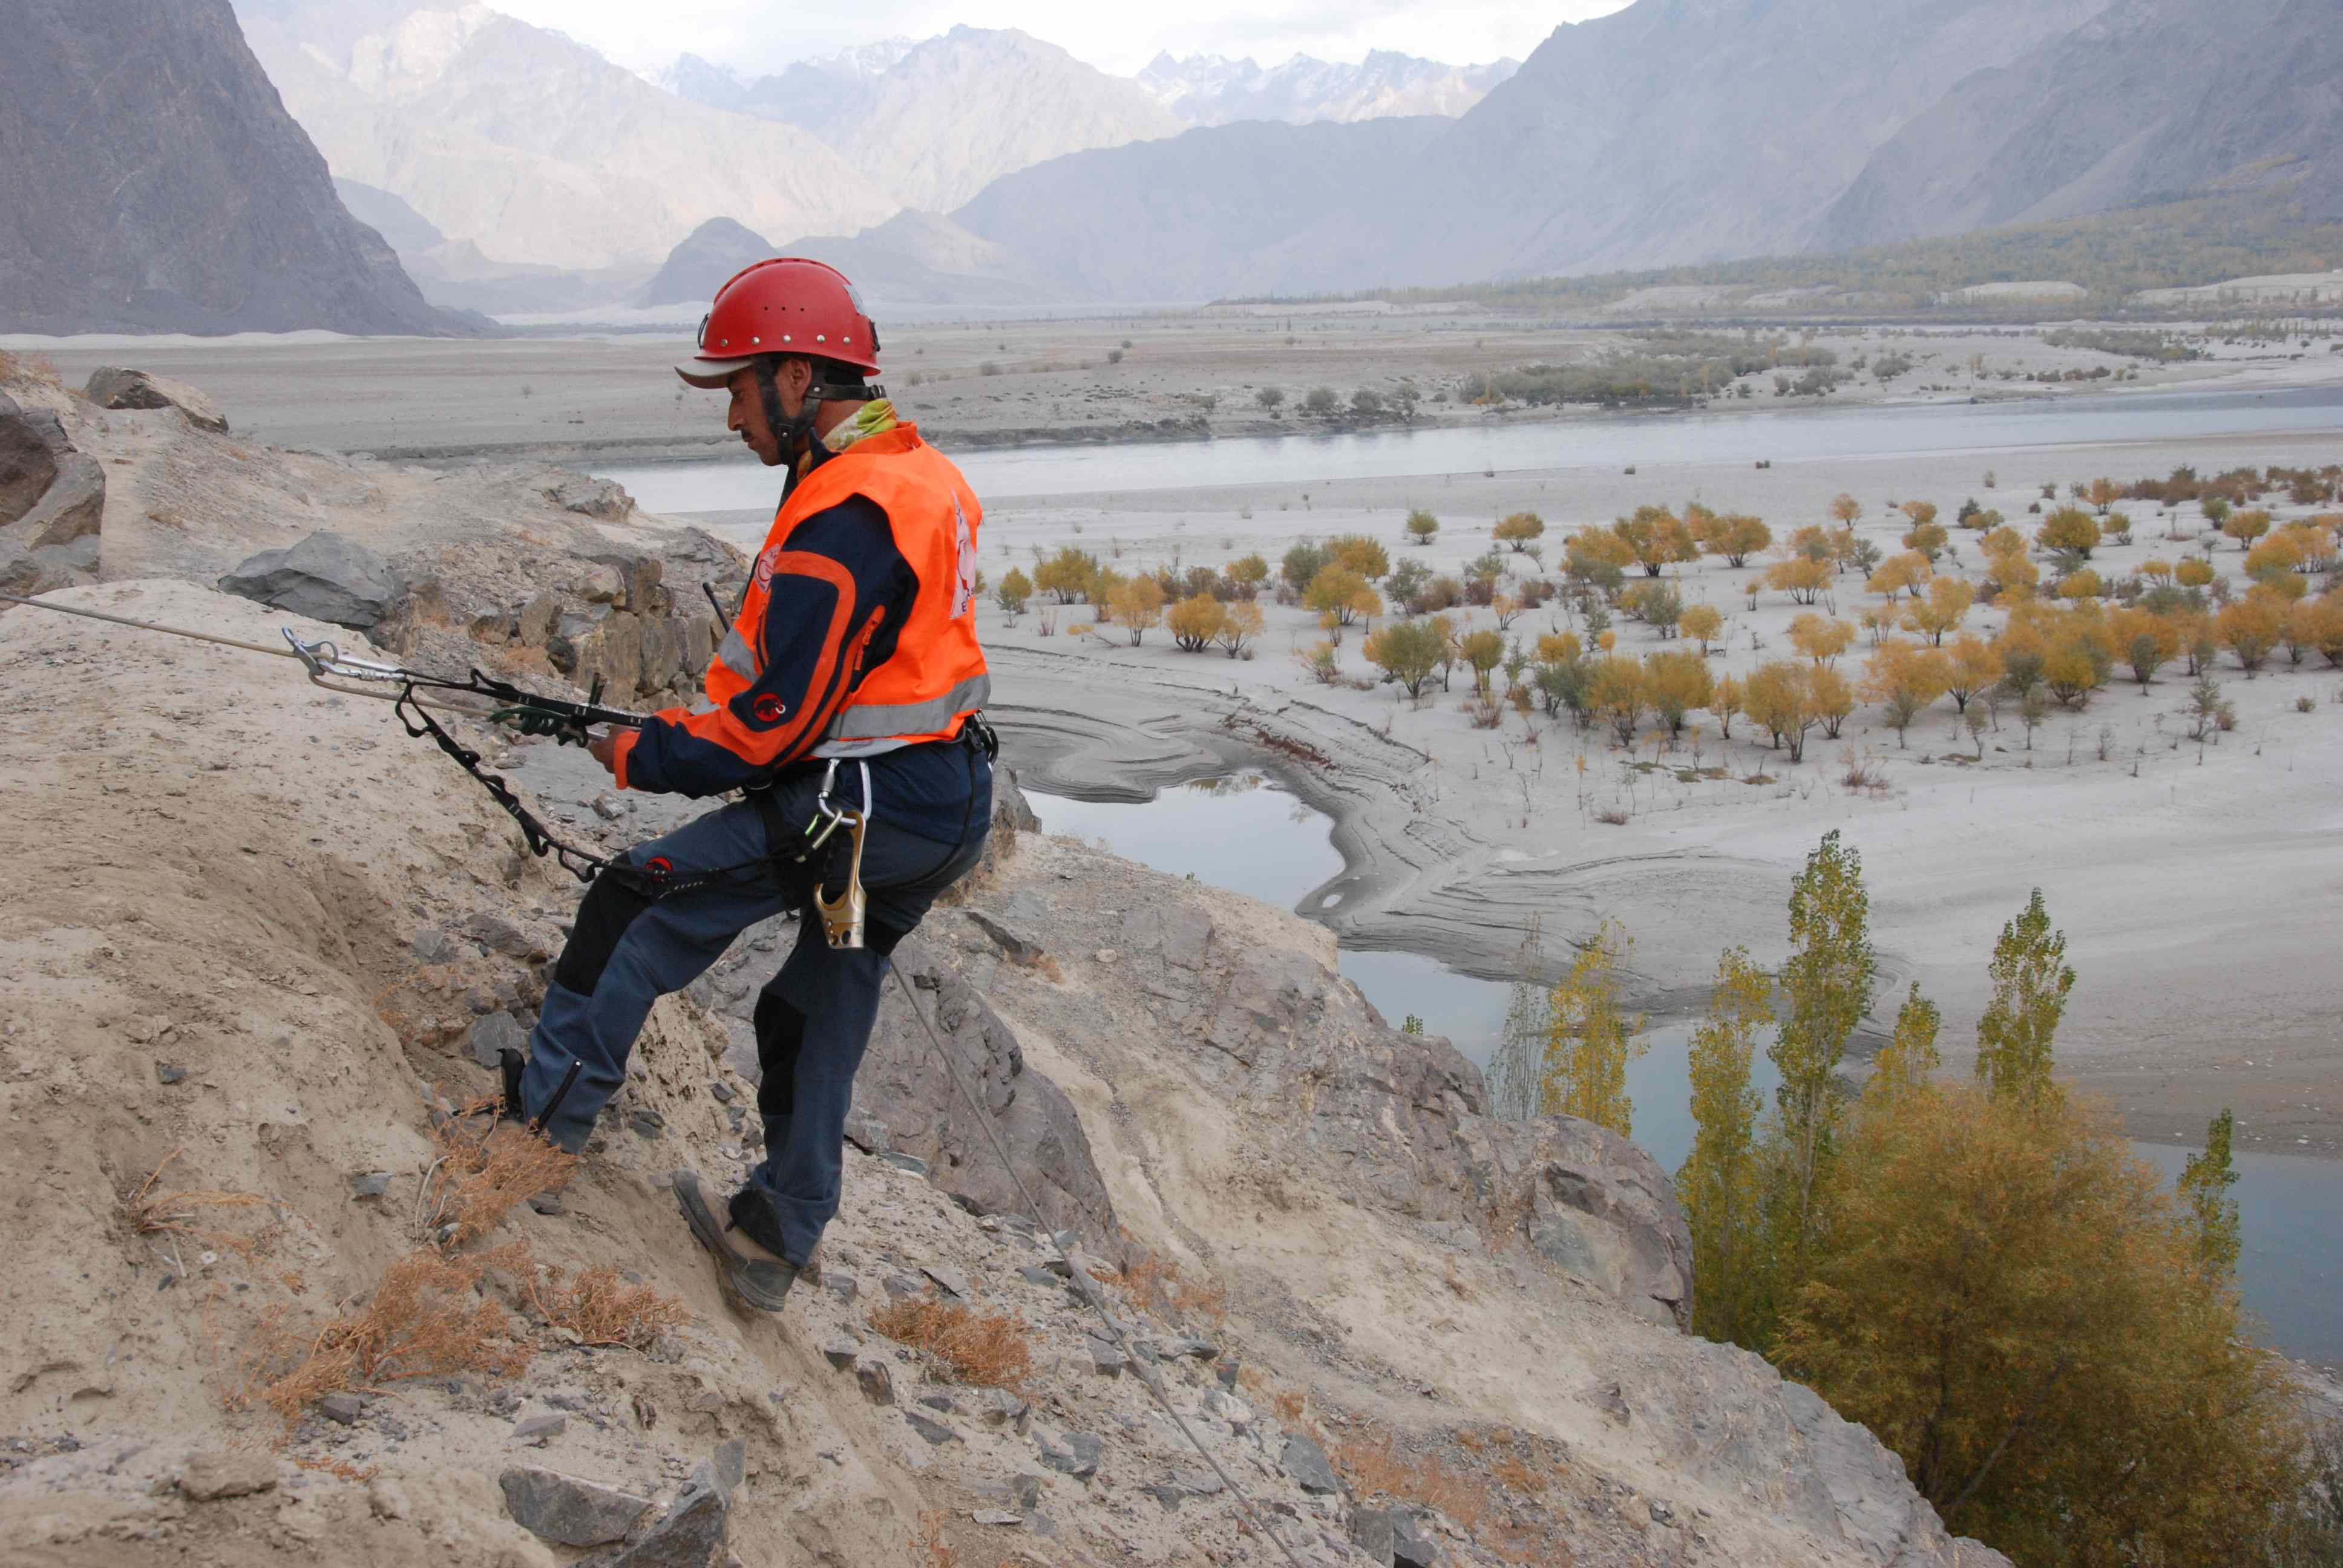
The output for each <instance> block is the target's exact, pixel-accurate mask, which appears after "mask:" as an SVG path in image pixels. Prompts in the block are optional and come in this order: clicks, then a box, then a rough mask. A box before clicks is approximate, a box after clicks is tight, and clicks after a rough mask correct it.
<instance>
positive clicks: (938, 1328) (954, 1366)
mask: <svg viewBox="0 0 2343 1568" xmlns="http://www.w3.org/2000/svg"><path fill="white" fill-rule="evenodd" d="M870 1326H871V1327H872V1328H874V1329H876V1330H878V1331H879V1332H880V1333H882V1334H885V1335H886V1336H887V1337H888V1338H889V1339H890V1340H893V1341H894V1342H897V1343H898V1344H906V1345H910V1347H911V1348H912V1349H914V1350H921V1351H926V1352H928V1353H929V1354H930V1355H933V1356H935V1357H937V1358H938V1359H939V1360H940V1361H942V1362H944V1364H945V1365H947V1366H949V1367H950V1368H951V1370H952V1372H953V1373H954V1375H956V1376H957V1377H959V1379H960V1382H964V1383H969V1384H972V1385H973V1386H975V1387H978V1388H1003V1389H1010V1390H1012V1391H1013V1390H1016V1389H1021V1388H1022V1387H1023V1386H1024V1385H1025V1380H1026V1379H1027V1378H1028V1377H1031V1375H1032V1372H1033V1355H1032V1352H1031V1350H1030V1349H1028V1348H1027V1344H1026V1336H1027V1334H1028V1333H1029V1332H1030V1331H1029V1330H1028V1329H1027V1328H1026V1326H1025V1320H1024V1319H1022V1318H1018V1317H1011V1316H1008V1315H1006V1314H1004V1313H998V1312H976V1311H975V1310H973V1309H972V1308H969V1307H963V1306H960V1305H957V1304H955V1303H953V1302H940V1301H938V1300H936V1299H935V1297H933V1296H932V1295H928V1296H912V1297H906V1298H905V1299H904V1300H902V1301H900V1302H889V1303H888V1304H887V1305H885V1306H883V1307H880V1309H879V1310H878V1311H876V1312H872V1313H871V1314H870Z"/></svg>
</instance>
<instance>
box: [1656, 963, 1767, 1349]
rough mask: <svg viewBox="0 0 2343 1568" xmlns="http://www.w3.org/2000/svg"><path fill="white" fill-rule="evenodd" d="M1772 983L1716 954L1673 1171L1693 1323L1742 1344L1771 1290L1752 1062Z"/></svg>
mask: <svg viewBox="0 0 2343 1568" xmlns="http://www.w3.org/2000/svg"><path fill="white" fill-rule="evenodd" d="M1772 990H1773V982H1772V980H1771V979H1770V978H1769V977H1768V976H1767V975H1766V973H1765V970H1762V969H1759V968H1758V967H1757V966H1756V965H1755V964H1753V963H1751V962H1750V961H1749V953H1748V950H1746V949H1744V948H1734V949H1731V950H1728V951H1727V952H1726V953H1725V956H1724V957H1723V958H1722V959H1721V960H1718V962H1717V966H1716V990H1715V992H1714V993H1713V994H1712V995H1711V996H1710V998H1709V1003H1708V1018H1707V1019H1706V1020H1705V1021H1704V1022H1703V1023H1702V1024H1701V1026H1700V1027H1699V1028H1698V1029H1696V1030H1694V1031H1693V1036H1692V1052H1691V1067H1692V1115H1693V1125H1694V1133H1693V1142H1692V1155H1691V1157H1690V1158H1689V1159H1687V1160H1686V1161H1684V1168H1683V1169H1682V1170H1680V1171H1677V1172H1676V1196H1677V1198H1678V1199H1679V1200H1680V1201H1682V1202H1683V1204H1684V1219H1685V1221H1686V1222H1687V1223H1688V1224H1689V1225H1690V1226H1691V1228H1692V1262H1693V1280H1694V1296H1693V1319H1692V1322H1693V1332H1694V1333H1698V1334H1703V1335H1705V1336H1706V1337H1708V1338H1709V1339H1712V1340H1722V1341H1726V1342H1732V1343H1735V1344H1743V1345H1747V1344H1750V1343H1751V1342H1752V1338H1751V1336H1752V1327H1753V1321H1754V1319H1755V1316H1756V1311H1755V1309H1756V1304H1757V1303H1758V1302H1763V1301H1765V1299H1767V1298H1768V1296H1770V1294H1771V1292H1770V1291H1768V1290H1767V1288H1766V1280H1765V1237H1764V1233H1763V1229H1762V1225H1761V1219H1762V1214H1761V1211H1760V1206H1759V1200H1760V1198H1761V1196H1762V1193H1761V1188H1760V1184H1759V1181H1758V1161H1757V1147H1756V1143H1757V1111H1758V1106H1759V1100H1758V1096H1757V1091H1755V1090H1754V1089H1752V1088H1750V1087H1749V1063H1750V1060H1751V1058H1752V1057H1753V1056H1754V1055H1755V1050H1756V1035H1757V1030H1758V1029H1759V1027H1760V1026H1762V1025H1764V1024H1766V1023H1770V1022H1772V1021H1773V1018H1774V1007H1773V998H1772Z"/></svg>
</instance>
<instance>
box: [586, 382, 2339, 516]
mask: <svg viewBox="0 0 2343 1568" xmlns="http://www.w3.org/2000/svg"><path fill="white" fill-rule="evenodd" d="M2338 427H2343V387H2301V388H2296V389H2293V390H2288V391H2278V392H2267V393H2257V392H2133V393H2097V394H2082V395H2078V396H2074V397H2056V398H2052V397H2039V398H2027V399H2024V400H2022V401H2016V402H2007V403H1976V404H1971V403H1937V404H1925V405H1915V406H1906V407H1844V408H1833V407H1818V408H1794V409H1779V410H1775V409H1765V410H1752V411H1749V412H1746V413H1743V412H1731V413H1688V414H1634V415H1609V416H1604V417H1587V418H1575V419H1569V420H1560V421H1556V420H1530V421H1521V422H1505V421H1501V420H1497V419H1491V420H1488V421H1487V422H1485V423H1483V424H1477V425H1465V426H1443V427H1438V428H1427V429H1415V430H1404V429H1403V430H1374V431H1356V432H1351V433H1347V434H1332V435H1316V436H1302V435H1296V436H1290V437H1274V436H1272V437H1232V438H1230V439H1227V440H1216V441H1212V442H1209V443H1206V442H1194V441H1180V442H1130V443H1122V444H1111V445H1100V446H1080V447H1073V446H1069V447H1016V448H1012V449H1009V450H1004V451H972V452H960V453H955V454H953V457H952V460H953V461H954V462H956V463H958V464H959V465H960V468H961V469H962V471H963V472H965V473H966V474H967V475H968V477H969V482H970V484H972V485H974V486H975V487H976V489H977V492H978V493H979V494H980V495H982V496H985V497H988V498H993V499H1000V498H1008V497H1014V496H1063V495H1080V494H1087V493H1093V492H1104V491H1116V490H1153V489H1168V488H1174V487H1187V486H1194V485H1233V484H1259V483H1278V484H1286V483H1295V484H1298V483H1302V482H1305V481H1312V480H1318V479H1325V478H1332V477H1339V478H1384V477H1397V476H1401V475H1407V474H1450V473H1456V474H1461V473H1478V472H1480V471H1482V470H1483V469H1488V470H1494V471H1498V472H1505V471H1510V470H1517V469H1523V468H1541V469H1543V468H1614V469H1615V468H1618V467H1624V465H1626V464H1630V463H1653V464H1659V463H1721V462H1732V463H1749V462H1755V461H1756V460H1757V459H1759V458H1761V457H1762V458H1768V459H1774V458H1780V459H1789V458H1800V457H1882V456H1888V455H1892V454H1896V453H1904V452H1945V451H1966V450H1972V449H1974V450H1978V451H1996V450H2002V449H2005V448H2015V447H2040V446H2052V445H2066V444H2071V443H2077V442H2097V441H2175V440H2183V439H2187V438H2190V437H2205V436H2227V435H2239V434H2244V433H2247V432H2255V433H2259V432H2281V431H2306V430H2330V429H2336V428H2338ZM591 467H593V470H594V472H595V473H597V474H599V475H601V476H603V477H608V478H612V479H616V480H618V482H619V483H620V484H622V485H624V486H626V487H627V488H628V491H629V492H630V493H631V494H632V495H633V496H634V498H635V499H636V501H637V502H639V504H640V505H641V506H642V507H643V508H644V509H645V510H647V511H652V512H659V513H663V514H671V513H679V512H718V511H739V510H758V509H764V510H769V509H770V508H771V507H772V505H773V497H774V496H775V494H776V493H777V491H778V486H777V485H776V484H775V483H774V481H773V478H772V476H771V474H770V473H769V471H768V470H767V469H765V468H763V467H759V465H758V464H757V463H756V461H755V460H754V459H753V458H751V457H749V456H748V454H746V453H745V452H744V453H742V454H740V455H739V456H737V457H723V458H709V459H706V460H702V461H696V462H689V463H657V464H641V465H617V466H607V465H600V464H596V465H591Z"/></svg>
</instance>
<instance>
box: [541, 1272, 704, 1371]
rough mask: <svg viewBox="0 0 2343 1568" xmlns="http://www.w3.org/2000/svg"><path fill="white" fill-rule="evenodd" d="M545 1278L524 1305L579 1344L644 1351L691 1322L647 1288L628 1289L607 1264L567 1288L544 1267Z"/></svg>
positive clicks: (685, 1311) (670, 1300) (677, 1305)
mask: <svg viewBox="0 0 2343 1568" xmlns="http://www.w3.org/2000/svg"><path fill="white" fill-rule="evenodd" d="M545 1276H546V1288H545V1289H543V1290H539V1289H538V1287H537V1285H536V1284H535V1283H534V1282H531V1283H530V1285H529V1286H528V1299H529V1300H530V1301H531V1302H534V1303H535V1304H536V1307H537V1310H538V1312H541V1313H543V1314H544V1315H545V1321H546V1322H548V1323H551V1324H552V1325H553V1326H554V1327H556V1328H558V1329H568V1331H569V1332H571V1333H573V1334H576V1335H577V1336H578V1341H579V1342H580V1343H583V1344H588V1345H623V1346H625V1347H626V1348H627V1349H628V1350H636V1351H640V1350H649V1348H650V1343H651V1342H652V1341H653V1340H655V1339H657V1338H659V1335H660V1334H661V1333H663V1332H666V1331H667V1330H669V1329H679V1328H681V1327H682V1326H683V1325H684V1324H686V1323H688V1322H690V1321H691V1312H690V1310H689V1308H687V1307H686V1306H685V1305H684V1304H683V1303H682V1302H679V1301H678V1300H677V1299H676V1298H674V1297H673V1296H665V1295H661V1294H660V1293H659V1292H658V1291H656V1290H654V1289H652V1288H651V1287H650V1286H649V1285H636V1284H629V1283H628V1282H627V1279H626V1276H625V1275H623V1274H621V1273H619V1272H618V1270H617V1269H614V1268H612V1267H610V1266H609V1265H608V1264H607V1263H605V1264H601V1265H599V1266H598V1267H595V1268H591V1269H588V1270H587V1271H585V1272H584V1273H581V1274H579V1275H578V1278H577V1279H576V1281H574V1282H571V1283H569V1284H566V1285H565V1284H563V1283H562V1282H561V1271H560V1270H559V1269H557V1268H554V1267H552V1266H551V1265H549V1264H548V1266H547V1267H546V1270H545ZM524 1277H526V1276H524Z"/></svg>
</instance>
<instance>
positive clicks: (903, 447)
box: [614, 424, 990, 795]
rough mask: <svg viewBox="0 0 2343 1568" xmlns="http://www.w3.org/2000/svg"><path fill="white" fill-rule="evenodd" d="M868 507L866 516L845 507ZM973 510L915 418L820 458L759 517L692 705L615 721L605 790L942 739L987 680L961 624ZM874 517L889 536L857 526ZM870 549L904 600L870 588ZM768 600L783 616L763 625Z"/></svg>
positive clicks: (969, 624) (873, 524) (965, 620)
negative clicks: (745, 582) (734, 598)
mask: <svg viewBox="0 0 2343 1568" xmlns="http://www.w3.org/2000/svg"><path fill="white" fill-rule="evenodd" d="M874 508H875V513H876V517H874V518H871V520H870V525H869V526H868V527H865V526H864V525H862V524H861V523H860V522H859V521H855V520H851V519H859V518H864V517H866V516H870V513H871V512H872V511H873V509H874ZM983 516H984V513H983V508H982V507H981V506H980V504H979V503H978V501H977V498H976V493H975V491H973V490H971V489H970V487H969V484H968V481H967V479H966V478H964V477H962V476H961V474H960V469H959V468H958V467H954V466H953V464H952V463H951V461H950V459H949V458H947V457H944V456H943V455H942V454H941V453H940V452H938V451H937V450H936V449H935V448H934V447H930V446H929V445H928V444H927V443H926V442H924V441H922V440H920V434H919V429H918V427H916V426H914V425H910V424H901V425H897V426H896V427H893V428H892V429H889V430H882V431H880V432H879V433H878V434H876V435H872V436H867V437H863V438H862V439H861V440H860V441H857V442H856V443H854V445H852V446H850V447H847V448H846V449H845V450H844V451H842V452H840V453H837V454H835V455H833V456H831V457H829V458H828V459H827V460H826V461H824V462H823V463H821V464H820V466H819V467H816V468H814V469H813V470H812V471H811V472H810V473H809V474H807V475H806V476H805V477H803V478H802V479H800V480H799V483H798V485H797V486H796V487H795V488H794V489H792V490H791V491H790V492H789V498H788V499H787V500H786V501H785V502H783V503H782V505H781V508H780V511H779V515H778V516H776V517H775V518H774V519H773V527H772V531H771V532H770V533H769V535H767V537H766V540H765V546H764V548H763V549H762V550H760V551H759V553H758V556H757V561H756V568H755V572H754V575H753V576H752V577H751V578H750V579H749V591H748V593H747V595H746V596H745V597H744V598H743V599H742V601H741V605H740V610H739V615H738V616H737V617H736V618H735V619H734V621H733V624H732V627H731V628H730V630H729V632H728V633H727V634H726V636H725V638H724V641H723V644H722V645H721V646H720V647H719V648H718V649H717V651H716V657H715V658H714V659H712V660H711V661H710V662H709V666H708V673H707V678H706V691H707V697H708V706H707V708H706V709H704V710H702V711H699V712H692V711H689V710H687V709H667V710H665V711H662V712H660V713H657V714H654V715H653V716H651V718H650V719H649V721H648V722H647V723H646V724H645V725H644V727H643V728H642V729H640V730H637V731H634V732H631V733H627V732H622V733H621V735H620V737H619V749H618V756H617V759H616V760H617V767H616V768H615V769H614V771H615V772H616V774H617V777H618V784H619V787H620V788H622V789H625V788H635V789H669V790H674V791H676V792H679V793H683V794H694V795H699V794H713V793H719V792H720V791H721V790H723V789H734V788H739V787H740V786H741V785H742V784H744V783H749V782H760V781H762V779H767V778H769V777H771V776H772V774H773V773H775V772H778V771H779V769H783V768H786V767H788V766H789V765H790V764H792V763H795V762H799V761H802V760H805V759H809V758H825V757H838V758H861V757H870V756H874V755H877V754H878V753H880V752H884V751H890V750H893V749H897V748H900V747H904V746H912V745H918V744H920V743H921V742H924V741H932V740H950V739H954V738H955V737H957V736H958V735H959V734H960V727H961V725H962V724H963V723H964V722H965V721H966V720H967V719H968V717H969V716H970V714H972V713H974V712H975V711H976V710H977V709H980V708H981V707H983V706H984V703H985V700H986V699H987V697H988V696H989V695H990V677H989V676H988V674H987V672H986V668H985V662H984V650H983V649H982V648H980V646H979V645H978V641H977V635H976V605H975V598H976V576H977V570H976V548H977V545H976V539H977V529H978V527H979V526H980V523H981V522H982V521H983ZM841 519H848V520H845V521H841ZM881 519H883V524H884V533H885V534H886V535H888V536H891V548H886V547H887V540H886V539H883V538H869V537H866V536H868V535H870V534H872V533H875V532H877V531H878V523H879V522H880V520H881ZM841 529H843V530H844V531H845V533H846V534H847V535H848V536H849V537H847V538H841V537H840V532H841ZM817 533H819V534H820V536H821V537H820V538H812V537H811V536H813V535H815V534H817ZM872 550H877V551H880V553H883V555H884V557H885V558H886V565H887V569H888V570H889V571H890V572H891V573H892V574H893V575H894V577H895V578H898V579H900V578H902V576H903V575H904V574H905V573H906V572H907V571H908V574H909V577H910V579H911V590H910V593H909V596H908V605H906V604H905V603H904V602H903V599H904V596H903V595H901V594H890V593H888V592H887V591H885V590H884V589H883V588H874V587H873V582H874V580H875V579H876V577H877V575H878V574H876V573H875V572H874V570H873V568H870V567H869V565H868V559H869V557H870V551H872ZM782 588H786V589H787V590H788V591H787V592H786V594H784V593H782V592H781V591H780V590H781V589H782ZM777 600H778V601H779V606H780V608H781V615H782V616H783V617H784V618H786V619H787V622H788V624H783V623H782V622H781V621H780V620H778V619H776V620H772V621H771V622H770V623H769V613H770V612H772V611H773V610H774V609H775V608H777ZM711 749H713V750H711Z"/></svg>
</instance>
